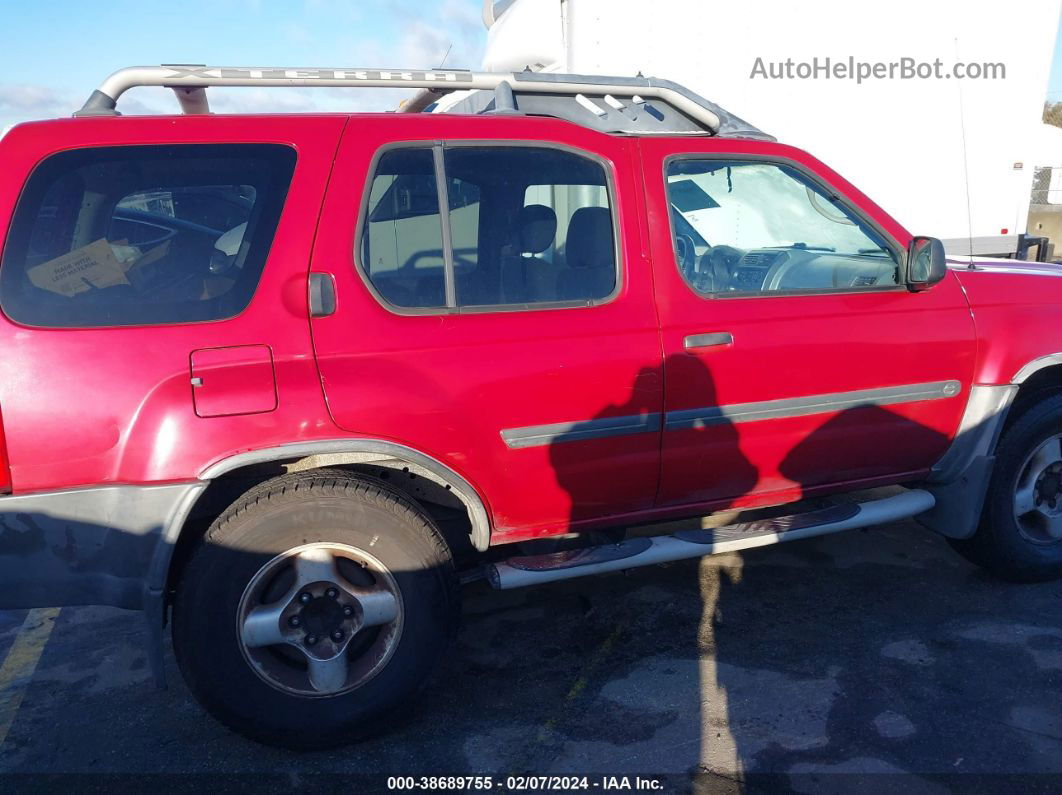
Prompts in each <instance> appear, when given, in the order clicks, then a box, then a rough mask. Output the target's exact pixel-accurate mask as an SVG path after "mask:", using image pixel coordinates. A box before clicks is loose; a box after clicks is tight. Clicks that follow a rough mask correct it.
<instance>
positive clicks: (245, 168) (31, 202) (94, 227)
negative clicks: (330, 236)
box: [0, 144, 295, 327]
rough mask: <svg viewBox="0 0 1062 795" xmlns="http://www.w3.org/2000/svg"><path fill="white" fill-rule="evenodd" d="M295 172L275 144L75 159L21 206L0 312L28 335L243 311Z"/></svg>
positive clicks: (0, 273) (38, 180)
mask: <svg viewBox="0 0 1062 795" xmlns="http://www.w3.org/2000/svg"><path fill="white" fill-rule="evenodd" d="M294 168H295V152H294V151H293V150H292V149H291V148H289V147H286V146H282V145H277V144H186V145H176V146H129V147H107V148H92V149H79V150H75V151H70V152H62V153H59V154H56V155H52V156H51V157H49V158H48V159H47V160H45V161H44V162H43V163H41V165H39V166H38V167H37V168H36V170H35V171H34V172H33V174H32V175H31V176H30V179H29V182H28V183H27V185H26V187H25V188H24V190H23V192H22V195H21V197H20V198H19V202H18V206H17V208H16V210H15V216H14V219H13V221H12V225H11V232H10V234H9V236H8V241H7V245H6V246H5V248H4V254H3V261H2V264H0V307H2V308H3V311H4V312H5V313H6V314H7V315H8V317H10V318H12V319H13V320H15V321H17V322H19V323H24V324H27V325H31V326H45V327H87V326H135V325H157V324H164V323H188V322H201V321H209V320H220V319H224V318H228V317H232V316H234V315H237V314H239V313H240V312H241V311H242V310H243V309H245V308H246V307H247V305H248V304H249V303H250V300H251V297H252V295H253V294H254V291H255V288H256V287H257V285H258V281H259V279H260V277H261V275H262V269H263V267H264V266H265V261H266V257H267V255H268V253H269V248H270V246H271V245H272V242H273V236H274V233H275V232H276V227H277V223H278V221H279V220H280V214H281V210H282V208H283V206H284V199H285V197H286V195H287V191H288V186H289V185H290V183H291V176H292V173H293V171H294Z"/></svg>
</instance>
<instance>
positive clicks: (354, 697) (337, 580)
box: [173, 470, 459, 748]
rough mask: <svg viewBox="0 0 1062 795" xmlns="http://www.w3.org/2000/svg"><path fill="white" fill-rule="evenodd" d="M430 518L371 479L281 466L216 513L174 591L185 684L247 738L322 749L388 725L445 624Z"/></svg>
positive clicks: (435, 651) (436, 538) (449, 566)
mask: <svg viewBox="0 0 1062 795" xmlns="http://www.w3.org/2000/svg"><path fill="white" fill-rule="evenodd" d="M458 610H459V597H458V592H457V580H456V576H455V573H454V568H453V563H452V560H451V557H450V553H449V550H448V549H447V547H446V544H445V542H444V541H443V539H442V536H441V534H440V533H439V531H438V529H437V528H436V527H435V525H434V524H433V523H432V521H431V519H430V518H429V517H428V516H427V515H426V514H425V513H424V512H423V511H421V510H420V509H419V508H418V507H417V506H416V505H414V504H413V503H412V502H410V501H409V500H408V499H407V498H405V497H404V496H403V495H401V494H399V493H398V492H396V491H393V490H392V489H390V488H388V487H387V486H386V485H385V484H383V483H382V482H379V481H375V480H372V479H368V478H364V477H356V476H351V475H349V474H348V473H345V472H342V471H338V470H336V471H327V470H322V471H315V472H307V473H299V474H295V475H285V476H283V477H279V478H276V479H274V480H271V481H268V482H267V483H264V484H262V485H261V486H259V487H257V488H256V489H253V490H252V491H250V492H248V493H247V494H246V495H244V497H242V498H241V499H240V500H239V501H238V502H237V503H235V504H234V505H233V506H232V507H230V508H229V509H228V510H227V511H226V512H225V513H224V514H223V515H222V516H221V517H219V518H218V519H217V521H215V522H214V524H213V525H212V526H211V528H210V530H209V531H208V532H207V535H206V537H205V538H204V540H203V543H202V544H201V546H200V547H199V549H198V550H197V551H196V553H195V554H194V555H193V557H192V559H191V560H190V561H189V563H188V566H187V568H186V569H185V572H184V575H183V577H182V578H181V581H180V584H179V586H178V590H177V596H176V600H175V602H174V610H173V639H174V648H175V652H176V656H177V662H178V664H179V666H180V668H181V672H182V674H183V675H184V678H185V680H186V681H187V683H188V686H189V688H190V689H191V691H192V692H193V694H194V695H195V696H196V698H197V699H198V700H199V701H200V702H201V703H202V704H203V705H204V706H205V707H206V708H207V710H209V711H210V712H211V713H212V714H213V715H214V716H215V717H217V718H218V719H219V720H221V721H222V722H223V723H225V724H226V725H228V726H229V727H230V728H232V729H234V730H236V731H238V732H240V733H241V734H244V735H246V736H248V737H250V738H252V739H255V740H258V741H261V742H265V743H269V744H273V745H280V746H285V747H290V748H323V747H329V746H335V745H340V744H342V743H346V742H350V741H353V740H357V739H361V738H364V737H367V736H370V735H372V734H375V733H378V732H381V731H384V730H386V729H387V728H388V727H389V726H390V725H391V724H392V723H393V722H394V721H395V720H396V718H397V717H398V715H399V714H400V712H401V709H402V707H403V705H404V704H405V703H407V702H408V700H409V698H410V696H412V695H413V694H414V693H415V692H416V691H417V690H418V689H419V688H420V686H422V685H423V683H424V682H425V680H426V679H427V678H428V676H429V674H430V673H431V670H432V668H433V667H434V665H435V663H436V662H437V660H438V659H439V657H440V656H441V654H442V652H443V650H444V648H445V646H446V644H447V641H448V640H449V638H450V637H451V635H452V633H453V631H454V630H455V628H456V623H457V616H458Z"/></svg>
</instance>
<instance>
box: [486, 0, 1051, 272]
mask: <svg viewBox="0 0 1062 795" xmlns="http://www.w3.org/2000/svg"><path fill="white" fill-rule="evenodd" d="M483 16H484V22H485V23H486V24H487V26H488V28H489V32H488V42H487V48H486V54H485V57H484V62H483V68H484V69H487V70H522V69H524V68H525V67H529V68H530V69H532V70H535V71H545V72H569V73H576V74H593V75H635V74H638V73H641V74H643V75H646V76H653V77H659V78H667V79H671V80H675V81H678V82H680V83H682V84H684V85H686V86H688V87H689V88H690V89H692V90H693V91H695V92H697V93H698V94H701V95H702V96H704V97H706V98H708V99H710V100H712V101H713V102H717V103H719V104H720V105H722V106H723V107H725V108H727V109H728V110H731V111H733V112H734V113H736V114H737V115H738V116H740V117H742V118H744V119H746V120H748V121H749V122H751V123H752V124H754V125H756V126H757V127H759V128H760V129H762V130H765V131H766V132H768V133H771V134H773V135H775V136H776V137H778V138H779V139H780V140H782V141H784V142H786V143H790V144H793V145H795V146H798V147H801V148H803V149H806V150H808V151H810V152H812V153H813V154H815V155H817V156H818V157H821V158H822V159H823V160H825V161H827V162H829V163H831V164H832V165H833V166H834V167H836V168H837V169H838V170H839V171H840V172H841V173H842V174H844V175H845V176H846V177H848V178H849V179H851V180H852V181H853V182H855V183H856V184H858V185H860V186H861V187H862V188H863V189H864V190H865V191H866V192H867V193H868V194H869V195H870V196H871V198H873V199H874V200H876V201H877V202H879V203H880V204H881V205H882V206H884V207H888V208H890V211H892V212H893V213H894V214H895V215H897V216H898V218H899V220H900V221H901V222H902V223H903V224H904V225H905V226H907V227H908V228H909V229H913V230H916V231H917V232H919V233H924V234H931V235H934V236H936V237H940V238H942V239H944V240H945V245H946V247H947V250H948V253H949V254H950V255H952V256H961V255H968V254H974V255H978V256H1013V255H1014V254H1015V253H1016V252H1019V253H1020V254H1022V255H1024V254H1025V253H1026V252H1025V249H1026V243H1027V241H1025V240H1024V239H1021V238H1020V237H1019V236H1020V235H1022V233H1025V232H1026V230H1027V226H1028V220H1029V219H1028V216H1029V198H1030V190H1031V188H1032V180H1033V170H1034V168H1035V167H1036V166H1038V165H1054V163H1052V164H1047V163H1037V162H1035V161H1036V158H1037V157H1038V156H1039V155H1038V154H1037V152H1038V151H1039V149H1038V147H1037V142H1038V141H1039V140H1041V138H1040V137H1039V131H1040V128H1041V127H1042V121H1041V116H1042V111H1043V103H1044V97H1045V95H1046V92H1047V82H1048V74H1049V71H1050V67H1051V58H1052V52H1053V47H1054V40H1055V34H1056V30H1057V26H1058V19H1059V0H1023V2H1022V3H1021V4H1020V5H1019V6H1017V7H1015V6H1013V5H1011V6H1008V5H1005V4H1002V3H1000V2H998V0H932V2H927V0H890V2H888V3H853V2H851V0H815V1H814V2H807V3H793V2H790V1H789V0H758V2H748V3H735V2H715V1H714V0H655V1H654V2H643V1H642V0H500V2H499V1H496V0H486V3H485V6H484V9H483ZM1060 155H1062V153H1060ZM1060 159H1062V158H1060ZM1034 228H1035V225H1034ZM1055 243H1056V244H1058V248H1059V250H1062V240H1058V241H1055Z"/></svg>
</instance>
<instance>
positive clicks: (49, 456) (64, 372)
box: [0, 116, 346, 492]
mask: <svg viewBox="0 0 1062 795" xmlns="http://www.w3.org/2000/svg"><path fill="white" fill-rule="evenodd" d="M345 121H346V119H345V117H341V116H333V117H328V116H320V117H225V116H210V117H165V118H105V119H72V120H62V121H52V122H41V123H35V124H25V125H20V126H18V127H15V128H14V129H13V130H11V131H10V132H9V133H8V134H7V135H6V136H5V137H4V139H3V141H2V142H0V159H2V161H3V163H4V169H3V171H2V173H0V235H5V236H6V234H7V231H8V229H7V227H8V224H9V222H10V219H11V217H12V213H13V211H14V208H15V205H16V202H17V200H18V196H19V193H20V191H21V190H22V187H23V185H24V183H25V181H26V179H27V177H28V175H29V174H30V172H31V171H32V169H33V168H34V166H35V165H36V164H38V163H39V162H41V161H42V160H43V159H44V158H46V157H48V156H49V155H51V154H53V153H56V152H59V151H62V150H67V149H73V148H79V147H94V146H114V145H136V144H158V143H200V142H202V143H241V142H254V143H280V144H285V145H288V146H291V147H293V148H294V149H295V150H296V151H297V155H298V159H297V164H296V167H295V173H294V177H293V180H292V184H291V187H290V190H289V192H288V196H287V201H286V204H285V208H284V212H283V215H282V217H281V220H280V224H279V227H278V229H277V232H276V236H275V238H274V241H273V245H272V248H271V250H270V253H269V257H268V260H267V263H266V266H265V270H264V273H263V275H262V279H261V281H260V283H259V286H258V289H257V292H256V294H255V296H254V298H253V299H252V301H251V304H250V305H249V307H248V308H247V309H246V310H244V311H243V313H241V314H240V315H238V316H237V317H235V318H232V319H229V320H222V321H213V322H206V323H194V324H180V325H168V326H157V327H124V328H92V329H43V328H28V327H25V326H21V325H18V324H16V323H14V322H12V321H11V320H10V319H8V318H6V317H0V406H2V407H3V415H4V425H5V431H6V435H7V444H8V451H9V456H10V461H11V471H12V477H13V482H14V490H15V491H16V492H32V491H41V490H50V489H61V488H69V487H74V486H79V485H94V484H107V483H147V482H156V483H157V482H168V481H180V480H190V479H194V478H195V477H196V475H197V474H198V473H199V472H200V471H201V470H202V469H203V468H204V467H205V466H207V465H209V464H210V463H212V462H214V461H216V460H218V459H220V458H223V457H226V456H228V455H232V454H234V453H237V452H241V451H244V450H247V449H251V448H255V447H268V446H270V445H274V444H279V443H283V442H295V441H303V440H308V439H313V438H321V437H334V436H335V435H336V434H335V426H334V425H333V424H332V423H331V421H330V420H329V418H328V413H327V411H326V409H325V406H324V400H323V397H322V395H321V390H320V386H319V382H318V380H317V375H316V368H315V366H314V362H313V354H312V347H311V343H310V335H309V324H308V319H307V309H306V283H305V278H306V271H307V268H308V266H309V256H310V249H311V245H312V241H313V236H314V233H315V229H316V223H317V216H318V213H319V211H320V207H321V202H322V199H323V196H324V191H325V187H326V182H327V178H328V173H329V169H330V168H331V164H332V160H333V158H334V155H335V150H336V147H337V145H338V141H339V137H340V134H341V132H342V129H343V126H344V124H345ZM2 243H3V239H2V238H0V245H2ZM236 345H267V346H269V348H270V349H271V351H272V356H273V360H274V363H275V368H276V379H277V393H278V405H277V407H276V409H275V410H273V411H268V412H263V413H258V414H251V415H244V416H235V417H209V418H204V417H199V416H197V415H196V412H195V409H194V405H193V400H192V387H191V384H190V371H189V367H190V365H189V357H190V354H191V352H192V351H193V350H196V349H204V348H221V347H226V346H236Z"/></svg>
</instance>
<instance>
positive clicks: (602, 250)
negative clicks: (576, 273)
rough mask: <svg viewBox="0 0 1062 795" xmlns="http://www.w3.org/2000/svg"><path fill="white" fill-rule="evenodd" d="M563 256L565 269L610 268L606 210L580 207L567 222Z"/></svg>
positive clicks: (611, 256)
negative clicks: (565, 260)
mask: <svg viewBox="0 0 1062 795" xmlns="http://www.w3.org/2000/svg"><path fill="white" fill-rule="evenodd" d="M565 256H566V258H567V263H568V267H569V268H604V267H608V268H611V267H612V266H613V264H614V262H615V260H616V249H615V241H614V240H613V238H612V213H611V211H610V210H609V209H608V208H607V207H580V208H579V209H578V210H576V211H575V212H574V213H572V219H571V221H569V222H568V242H567V245H566V246H565Z"/></svg>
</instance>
